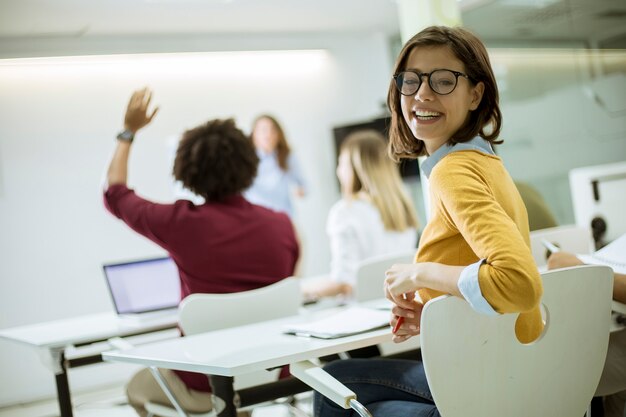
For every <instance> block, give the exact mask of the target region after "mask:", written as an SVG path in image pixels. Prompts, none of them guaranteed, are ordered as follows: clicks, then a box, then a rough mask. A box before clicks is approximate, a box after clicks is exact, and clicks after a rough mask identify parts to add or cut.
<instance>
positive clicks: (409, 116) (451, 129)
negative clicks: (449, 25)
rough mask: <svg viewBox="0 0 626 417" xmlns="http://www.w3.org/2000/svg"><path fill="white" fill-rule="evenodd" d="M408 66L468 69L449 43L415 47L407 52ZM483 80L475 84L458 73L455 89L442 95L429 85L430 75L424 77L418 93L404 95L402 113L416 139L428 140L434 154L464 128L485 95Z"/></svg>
mask: <svg viewBox="0 0 626 417" xmlns="http://www.w3.org/2000/svg"><path fill="white" fill-rule="evenodd" d="M404 69H405V70H414V71H417V72H418V73H430V72H431V71H433V70H436V69H448V70H452V71H459V72H462V73H465V66H464V65H463V62H462V61H460V60H459V59H458V58H457V57H456V56H455V55H454V54H453V53H452V51H451V50H450V49H449V48H448V47H446V46H422V47H416V48H414V49H413V50H412V51H411V52H410V53H409V56H408V59H407V61H406V66H405V68H404ZM483 90H484V86H483V84H482V83H480V82H479V83H478V84H476V85H473V84H472V82H471V81H470V80H468V79H467V78H465V77H458V82H457V86H456V88H455V89H454V91H452V93H450V94H447V95H440V94H437V93H435V92H434V91H433V90H432V89H431V88H430V86H429V85H428V77H427V76H423V77H422V85H421V86H420V88H419V89H418V90H417V92H416V93H415V94H412V95H410V96H404V95H403V96H401V98H400V105H401V108H402V115H403V117H404V121H405V122H406V124H407V126H408V127H409V129H410V130H411V133H413V136H415V137H416V138H417V139H419V140H422V141H423V142H424V144H425V147H426V151H427V152H428V154H429V155H432V153H433V152H435V151H436V150H437V149H439V148H440V147H441V146H442V145H443V144H445V143H447V142H448V140H449V139H450V138H451V137H452V135H454V133H456V132H457V131H458V130H459V128H461V127H462V126H463V125H464V124H465V122H466V121H467V119H468V116H469V112H470V111H473V110H476V108H477V107H478V105H479V104H480V100H481V98H482V94H483Z"/></svg>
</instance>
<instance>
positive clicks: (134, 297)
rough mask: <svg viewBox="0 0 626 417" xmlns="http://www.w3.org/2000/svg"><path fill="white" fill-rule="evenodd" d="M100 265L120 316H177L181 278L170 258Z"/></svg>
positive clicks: (135, 317) (139, 317) (134, 317)
mask: <svg viewBox="0 0 626 417" xmlns="http://www.w3.org/2000/svg"><path fill="white" fill-rule="evenodd" d="M102 268H103V271H104V277H105V279H106V282H107V287H108V288H109V293H110V294H111V299H112V301H113V306H114V307H115V312H116V313H117V314H118V316H119V317H121V318H133V319H141V320H143V319H147V320H149V319H157V318H161V317H175V316H176V315H177V313H178V303H179V302H180V277H179V275H178V268H177V267H176V264H175V263H174V261H173V260H172V258H170V257H160V258H151V259H142V260H137V261H129V262H122V263H110V264H105V265H103V266H102Z"/></svg>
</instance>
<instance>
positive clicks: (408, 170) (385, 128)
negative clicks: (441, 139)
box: [333, 116, 420, 181]
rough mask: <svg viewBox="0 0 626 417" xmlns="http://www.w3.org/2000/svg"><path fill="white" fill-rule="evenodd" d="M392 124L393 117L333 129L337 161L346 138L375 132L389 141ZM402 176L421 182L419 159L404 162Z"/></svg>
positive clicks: (401, 164)
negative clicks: (351, 135)
mask: <svg viewBox="0 0 626 417" xmlns="http://www.w3.org/2000/svg"><path fill="white" fill-rule="evenodd" d="M390 124H391V117H388V116H387V117H379V118H376V119H371V120H366V121H363V122H358V123H351V124H348V125H343V126H337V127H335V128H333V135H334V138H335V161H336V160H337V158H338V157H339V150H340V149H341V144H342V143H343V141H344V140H346V137H347V136H348V135H349V134H351V133H353V132H356V131H358V130H375V131H377V132H380V133H381V134H382V135H383V136H384V138H385V139H387V140H389V125H390ZM399 170H400V176H402V178H407V179H408V178H411V179H413V180H416V181H419V178H420V174H419V165H418V163H417V159H414V160H407V159H405V160H402V161H401V162H400V164H399Z"/></svg>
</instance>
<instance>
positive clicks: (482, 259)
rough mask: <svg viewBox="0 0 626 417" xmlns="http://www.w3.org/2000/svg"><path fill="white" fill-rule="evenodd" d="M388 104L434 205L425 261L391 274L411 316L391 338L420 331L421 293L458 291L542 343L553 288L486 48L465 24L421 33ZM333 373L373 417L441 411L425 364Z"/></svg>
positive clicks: (421, 251)
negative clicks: (507, 140)
mask: <svg viewBox="0 0 626 417" xmlns="http://www.w3.org/2000/svg"><path fill="white" fill-rule="evenodd" d="M387 102H388V105H389V108H390V110H391V118H392V119H391V128H390V135H389V136H390V137H389V138H390V147H389V150H390V154H391V156H392V157H393V158H395V159H400V158H417V157H418V156H420V155H426V156H427V159H426V160H425V161H424V162H423V163H422V170H423V172H424V173H425V174H426V176H427V177H428V178H429V181H430V200H431V218H430V220H429V222H428V224H427V225H426V227H425V228H424V230H423V232H422V235H421V238H420V243H419V248H418V251H417V255H416V258H415V263H414V264H408V265H394V266H392V267H391V268H390V269H389V270H388V271H387V278H386V281H385V293H386V295H387V298H389V299H390V300H391V301H392V302H393V303H394V304H395V306H394V307H393V309H392V317H393V318H392V320H391V325H392V326H394V327H395V325H396V323H397V320H398V316H399V317H402V318H403V320H404V322H403V323H402V324H401V325H400V326H399V328H398V330H397V332H396V334H395V335H394V336H393V340H394V341H396V342H401V341H404V340H406V339H408V338H410V337H412V336H416V335H418V334H419V332H420V329H419V326H420V321H419V320H420V314H421V311H422V307H423V305H422V304H421V302H418V300H417V298H416V293H417V292H419V294H420V298H421V300H422V302H427V301H428V300H430V299H431V298H433V297H436V296H438V295H440V294H452V295H454V296H457V297H461V298H463V299H465V300H466V301H467V302H468V303H470V305H471V306H472V307H473V308H474V309H475V310H476V311H477V312H479V313H481V314H488V315H496V314H502V313H518V314H519V316H518V318H517V321H516V324H515V328H514V329H513V328H511V329H510V331H511V332H515V334H516V335H517V338H518V339H519V340H520V341H521V342H522V343H528V342H531V341H533V340H535V339H536V338H537V337H538V336H539V335H540V334H541V332H542V329H543V323H542V319H541V314H540V310H539V304H540V300H541V296H542V293H543V287H542V283H541V277H540V275H539V272H538V270H537V268H536V266H535V263H534V260H533V257H532V255H531V251H530V237H529V230H528V218H527V214H526V209H525V207H524V203H523V202H522V199H521V197H520V195H519V193H518V191H517V189H516V188H515V184H514V183H513V180H512V179H511V177H510V175H509V173H508V172H507V171H506V169H505V168H504V166H503V164H502V161H501V160H500V158H498V157H497V156H496V155H494V152H493V149H492V144H495V143H501V141H498V135H499V133H500V126H501V113H500V110H499V107H498V89H497V85H496V80H495V77H494V74H493V70H492V68H491V64H490V62H489V57H488V55H487V51H486V48H485V46H484V45H483V43H482V42H481V41H480V40H479V39H478V38H477V37H476V36H475V35H473V34H472V33H471V32H469V31H467V30H465V29H462V28H449V27H442V26H433V27H428V28H426V29H424V30H422V31H421V32H419V33H418V34H417V35H415V36H414V37H413V38H411V39H410V40H409V41H408V42H407V43H406V44H405V45H404V47H403V49H402V51H401V52H400V55H399V57H398V59H397V61H396V64H395V68H394V77H393V79H392V80H391V83H390V86H389V93H388V98H387ZM326 369H327V371H328V372H329V373H330V374H331V375H333V376H335V377H336V378H337V379H338V380H339V381H341V382H344V383H345V384H346V385H347V386H348V387H350V388H352V389H353V390H354V391H355V392H356V393H357V395H358V397H359V401H360V402H361V403H362V404H363V405H365V406H366V407H367V408H368V409H369V410H370V412H372V414H373V415H375V416H385V417H406V416H412V417H421V416H429V417H436V416H439V415H440V414H439V412H438V410H437V406H436V404H435V403H434V402H433V398H432V396H431V394H430V390H429V387H428V381H427V380H426V376H425V374H424V368H423V364H422V363H421V362H420V361H411V360H391V359H349V360H343V361H335V362H332V363H330V364H329V365H328V366H327V368H326ZM451 377H454V376H453V375H452V376H451ZM314 410H315V415H316V416H320V417H321V416H323V417H339V416H349V415H351V414H350V413H351V412H350V410H343V409H341V408H339V407H337V406H335V405H334V404H333V403H332V402H330V401H328V400H326V399H323V398H321V397H320V396H319V395H316V397H315V401H314Z"/></svg>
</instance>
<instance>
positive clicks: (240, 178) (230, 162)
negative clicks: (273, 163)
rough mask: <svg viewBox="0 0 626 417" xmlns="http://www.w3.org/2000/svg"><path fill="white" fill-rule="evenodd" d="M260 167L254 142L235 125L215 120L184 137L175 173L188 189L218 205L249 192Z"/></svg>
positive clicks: (194, 129) (175, 161)
mask: <svg viewBox="0 0 626 417" xmlns="http://www.w3.org/2000/svg"><path fill="white" fill-rule="evenodd" d="M258 164H259V158H258V156H257V154H256V151H255V149H254V145H253V144H252V140H250V138H249V137H248V136H246V135H245V134H244V133H243V132H242V131H241V130H239V129H238V128H237V126H236V125H235V121H234V120H233V119H226V120H220V119H215V120H210V121H208V122H207V123H205V124H202V125H200V126H198V127H195V128H193V129H190V130H187V131H186V132H185V133H183V137H182V139H181V140H180V143H179V145H178V150H177V151H176V159H175V160H174V169H173V171H172V173H173V174H174V178H176V179H177V180H179V181H181V182H182V183H183V185H184V186H185V188H188V189H189V190H191V191H193V192H194V193H196V194H198V195H200V196H202V197H204V199H205V200H206V201H211V202H215V201H220V200H223V199H224V198H226V197H228V196H231V195H234V194H237V193H240V192H242V191H243V190H245V189H246V188H248V187H249V186H250V185H251V184H252V181H253V180H254V177H255V176H256V172H257V166H258Z"/></svg>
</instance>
